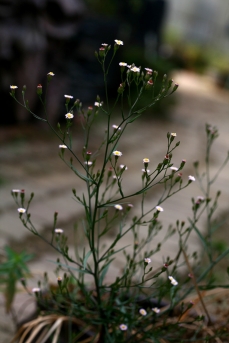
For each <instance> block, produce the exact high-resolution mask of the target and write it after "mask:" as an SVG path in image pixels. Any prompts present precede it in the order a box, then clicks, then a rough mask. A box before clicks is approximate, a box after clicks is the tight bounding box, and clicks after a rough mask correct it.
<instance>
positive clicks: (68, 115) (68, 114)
mask: <svg viewBox="0 0 229 343" xmlns="http://www.w3.org/2000/svg"><path fill="white" fill-rule="evenodd" d="M65 118H66V119H72V118H74V115H73V114H72V113H67V114H65Z"/></svg>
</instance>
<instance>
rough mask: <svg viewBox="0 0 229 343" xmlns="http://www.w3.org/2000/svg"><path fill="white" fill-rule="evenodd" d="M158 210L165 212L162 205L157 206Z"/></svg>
mask: <svg viewBox="0 0 229 343" xmlns="http://www.w3.org/2000/svg"><path fill="white" fill-rule="evenodd" d="M156 210H157V211H158V212H163V211H164V209H163V208H162V207H161V206H156Z"/></svg>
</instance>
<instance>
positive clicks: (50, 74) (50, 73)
mask: <svg viewBox="0 0 229 343" xmlns="http://www.w3.org/2000/svg"><path fill="white" fill-rule="evenodd" d="M47 75H49V76H54V75H55V74H54V73H53V72H52V71H50V72H49V73H48V74H47Z"/></svg>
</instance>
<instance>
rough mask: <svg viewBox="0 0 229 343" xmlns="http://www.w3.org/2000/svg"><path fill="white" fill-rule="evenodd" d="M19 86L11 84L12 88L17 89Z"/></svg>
mask: <svg viewBox="0 0 229 343" xmlns="http://www.w3.org/2000/svg"><path fill="white" fill-rule="evenodd" d="M17 88H18V86H14V85H11V86H10V89H17Z"/></svg>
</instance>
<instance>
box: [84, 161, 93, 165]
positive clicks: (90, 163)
mask: <svg viewBox="0 0 229 343" xmlns="http://www.w3.org/2000/svg"><path fill="white" fill-rule="evenodd" d="M84 164H87V165H88V166H91V165H92V164H93V162H92V161H85V162H84Z"/></svg>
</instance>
